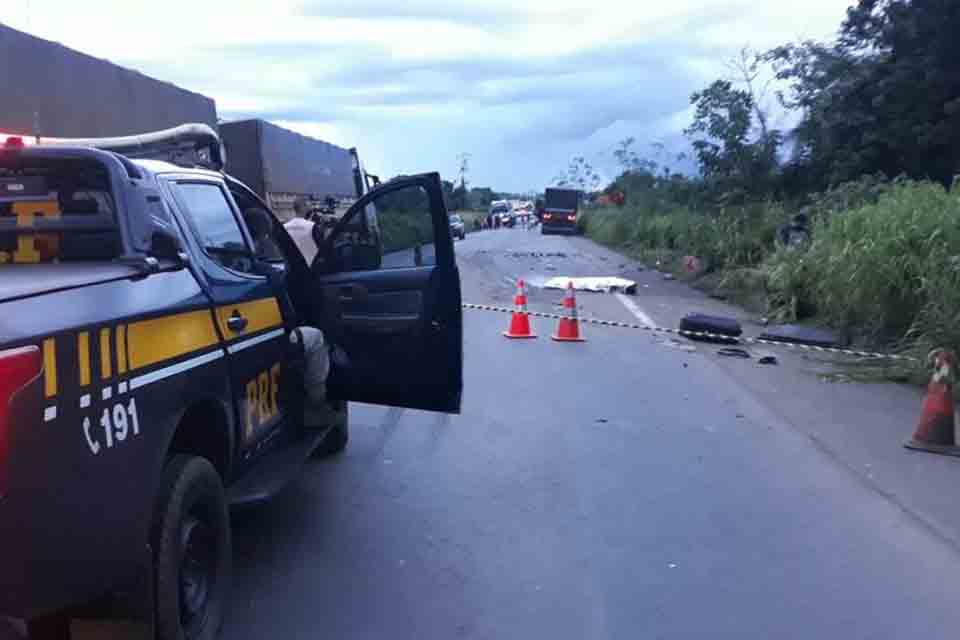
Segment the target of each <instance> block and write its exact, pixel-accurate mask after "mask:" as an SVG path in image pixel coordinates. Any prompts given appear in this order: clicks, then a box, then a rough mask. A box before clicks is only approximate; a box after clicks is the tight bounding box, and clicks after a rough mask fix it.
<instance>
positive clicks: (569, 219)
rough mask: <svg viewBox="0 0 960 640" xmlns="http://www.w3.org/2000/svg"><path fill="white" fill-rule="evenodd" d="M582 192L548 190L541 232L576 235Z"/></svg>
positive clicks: (545, 233) (545, 197)
mask: <svg viewBox="0 0 960 640" xmlns="http://www.w3.org/2000/svg"><path fill="white" fill-rule="evenodd" d="M579 205H580V191H578V190H577V189H559V188H548V189H547V190H546V193H545V194H544V206H543V216H542V219H541V225H540V232H541V233H542V234H543V235H547V234H550V233H576V232H577V211H578V209H579Z"/></svg>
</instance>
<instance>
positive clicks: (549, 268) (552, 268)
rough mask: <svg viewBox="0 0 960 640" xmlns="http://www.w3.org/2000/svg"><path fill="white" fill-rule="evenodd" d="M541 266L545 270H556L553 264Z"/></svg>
mask: <svg viewBox="0 0 960 640" xmlns="http://www.w3.org/2000/svg"><path fill="white" fill-rule="evenodd" d="M543 268H544V269H546V270H547V271H556V270H557V268H556V267H555V266H553V265H552V264H547V265H545V266H544V267H543Z"/></svg>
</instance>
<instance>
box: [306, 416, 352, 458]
mask: <svg viewBox="0 0 960 640" xmlns="http://www.w3.org/2000/svg"><path fill="white" fill-rule="evenodd" d="M348 407H349V405H347V404H344V406H343V411H342V412H340V411H338V412H337V414H336V421H335V422H334V424H333V427H331V428H330V431H328V432H327V435H326V437H324V439H323V442H322V443H321V444H320V446H319V447H317V450H316V451H315V452H314V455H317V456H320V457H325V456H332V455H336V454H338V453H342V452H343V450H344V449H346V448H347V442H349V441H350V412H349V409H348Z"/></svg>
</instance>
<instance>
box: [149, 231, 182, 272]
mask: <svg viewBox="0 0 960 640" xmlns="http://www.w3.org/2000/svg"><path fill="white" fill-rule="evenodd" d="M150 255H151V256H153V257H154V258H157V259H158V260H173V261H175V262H178V263H180V264H186V263H187V262H188V261H189V259H188V257H187V254H186V253H185V252H183V251H182V250H181V248H180V241H179V240H178V239H177V238H176V237H175V236H173V235H172V234H170V233H167V232H165V231H154V232H153V235H152V236H151V237H150Z"/></svg>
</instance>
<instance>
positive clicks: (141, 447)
mask: <svg viewBox="0 0 960 640" xmlns="http://www.w3.org/2000/svg"><path fill="white" fill-rule="evenodd" d="M29 142H30V141H24V140H22V139H19V138H10V139H7V140H0V567H2V569H0V616H9V617H12V618H16V619H20V620H24V621H26V623H27V626H28V628H29V630H30V633H31V636H35V637H44V638H68V637H70V634H71V630H73V632H75V633H77V632H78V631H77V630H78V629H81V628H83V629H90V628H93V629H97V630H98V633H100V634H101V635H98V636H97V637H111V638H114V637H124V636H125V635H126V636H129V635H131V634H132V635H134V636H135V637H143V638H154V637H156V638H162V639H174V638H178V639H179V638H213V637H215V636H216V634H217V632H218V630H219V628H220V626H221V624H222V621H223V619H224V616H225V613H226V612H225V607H226V603H227V601H228V600H227V597H226V593H227V589H228V587H229V582H230V565H231V547H230V519H229V510H230V508H231V507H237V506H241V505H253V504H256V503H258V502H261V501H263V500H267V499H269V498H270V497H271V496H273V495H274V494H276V493H277V492H278V491H279V490H280V489H281V488H282V487H283V486H284V485H285V484H286V483H287V481H288V480H290V479H292V478H293V477H295V476H296V474H297V473H298V472H299V471H300V469H301V468H302V466H303V463H304V462H305V461H306V460H307V459H308V457H309V456H311V455H314V454H316V453H318V452H326V453H333V452H336V451H338V450H340V449H342V448H343V447H344V446H345V445H346V443H347V403H348V402H349V401H359V402H367V403H374V404H382V405H391V406H402V407H413V408H419V409H427V410H434V411H443V412H458V411H459V407H460V396H461V388H462V373H461V368H462V335H461V334H462V325H461V301H460V281H459V275H458V272H457V267H456V263H455V260H454V249H453V242H452V239H451V236H450V230H449V220H448V217H447V211H446V209H445V207H444V201H443V194H442V190H441V184H440V178H439V176H438V175H437V174H423V175H417V176H410V177H405V178H402V179H399V180H394V181H391V182H388V183H385V184H382V185H380V186H378V187H376V188H374V189H372V190H367V189H366V188H361V185H362V183H363V181H362V180H358V181H357V184H358V190H359V191H361V192H358V196H359V197H358V200H357V202H356V203H355V204H354V205H353V206H352V207H351V209H350V210H349V211H348V212H347V213H346V214H345V215H344V216H343V217H342V218H341V219H340V220H339V222H337V224H336V225H335V227H334V228H333V229H332V231H330V232H329V233H326V234H321V233H317V234H315V239H316V241H317V242H318V252H317V255H316V258H315V259H314V260H313V263H312V264H307V263H306V262H305V260H304V258H303V256H302V254H301V253H300V251H299V250H298V248H297V246H296V244H295V243H294V242H293V240H292V239H291V237H290V236H289V235H288V234H287V233H286V232H285V230H284V227H283V226H282V225H281V224H280V223H279V222H278V221H277V220H276V218H275V217H273V216H271V215H266V216H264V215H263V214H264V213H267V214H269V210H268V207H267V206H266V205H265V204H264V203H263V202H262V201H261V200H260V198H259V197H258V196H257V195H256V194H255V193H253V192H252V191H251V190H250V189H249V188H247V187H246V186H245V185H244V184H242V183H241V182H239V181H237V180H235V179H233V178H231V177H230V176H229V175H228V174H227V173H225V172H224V171H223V169H224V158H223V153H222V151H221V147H220V144H219V138H218V137H217V135H216V133H215V132H214V131H213V130H212V129H210V128H208V127H205V126H204V125H186V126H183V127H178V128H176V129H173V130H170V131H166V132H157V133H156V134H150V135H144V136H134V137H127V138H114V139H100V140H83V141H72V142H71V141H57V142H55V143H53V144H39V145H33V144H29ZM358 171H361V170H360V169H359V168H358ZM401 192H404V193H406V194H407V195H406V196H405V197H404V198H403V202H410V203H419V205H418V206H419V209H417V210H416V211H415V213H419V214H420V215H423V216H426V217H427V218H428V219H429V221H430V222H429V223H428V224H427V225H426V226H428V227H429V226H430V224H432V229H433V233H434V237H433V238H432V242H433V247H434V251H433V252H432V254H431V257H430V258H431V259H430V260H429V261H426V263H424V261H420V262H419V263H417V264H414V263H412V262H411V264H409V265H406V264H402V263H398V262H397V261H394V262H393V263H391V267H390V268H386V267H385V266H384V265H383V261H382V259H381V258H382V253H383V240H382V238H381V224H380V222H382V221H383V220H378V214H377V211H378V202H381V201H383V202H386V201H393V202H396V201H398V197H399V196H398V194H400V193H401ZM409 194H413V196H415V197H413V198H411V197H409ZM388 210H389V207H386V208H385V211H388ZM404 215H411V213H410V211H405V212H404ZM383 218H386V215H384V216H383ZM387 226H388V225H386V224H384V225H383V228H384V229H386V228H387ZM298 327H316V328H320V329H322V330H323V332H324V334H325V336H326V339H327V342H328V343H329V344H330V345H331V358H330V361H331V366H330V374H329V378H328V379H327V383H326V397H327V398H328V404H329V406H328V409H329V414H328V415H329V420H326V421H325V424H324V425H323V427H322V428H318V427H317V426H316V425H313V426H307V425H305V424H304V421H303V419H302V416H303V401H302V398H303V391H304V389H303V380H304V379H305V377H304V376H303V375H302V371H303V353H302V350H300V351H298V350H297V348H296V346H297V344H296V342H297V341H296V340H292V339H291V335H292V334H296V333H297V332H295V331H294V330H295V329H296V328H298Z"/></svg>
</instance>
